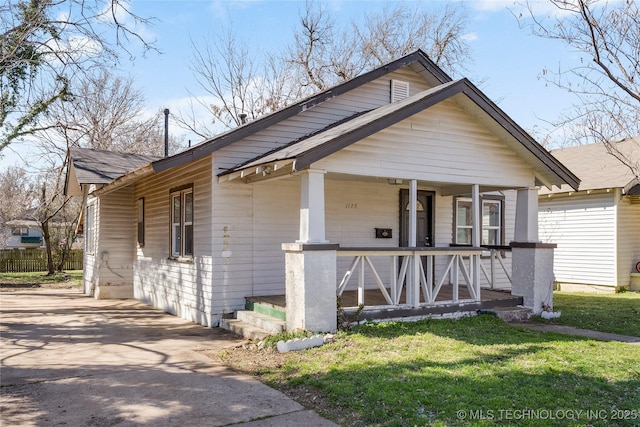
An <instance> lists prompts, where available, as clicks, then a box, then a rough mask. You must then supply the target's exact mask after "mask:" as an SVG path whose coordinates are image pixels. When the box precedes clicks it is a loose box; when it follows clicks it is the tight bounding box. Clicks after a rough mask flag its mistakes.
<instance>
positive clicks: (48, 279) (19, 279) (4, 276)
mask: <svg viewBox="0 0 640 427" xmlns="http://www.w3.org/2000/svg"><path fill="white" fill-rule="evenodd" d="M79 286H82V270H69V271H65V272H64V273H56V274H54V275H52V276H47V274H46V273H45V272H42V271H39V272H35V273H0V287H2V288H3V289H5V290H6V289H9V290H10V289H16V288H42V287H51V288H74V287H79Z"/></svg>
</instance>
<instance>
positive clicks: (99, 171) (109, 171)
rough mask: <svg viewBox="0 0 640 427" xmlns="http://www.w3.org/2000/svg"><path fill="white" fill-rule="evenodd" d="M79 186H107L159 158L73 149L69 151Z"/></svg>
mask: <svg viewBox="0 0 640 427" xmlns="http://www.w3.org/2000/svg"><path fill="white" fill-rule="evenodd" d="M69 154H70V156H71V159H72V161H73V167H74V168H75V173H76V177H77V179H78V183H79V184H108V183H110V182H111V181H113V180H114V179H116V178H118V177H120V176H122V175H125V174H127V173H129V172H131V171H133V170H135V169H137V168H139V167H141V166H145V165H148V164H149V163H151V162H153V161H155V160H158V159H159V158H160V157H157V156H147V155H144V154H130V153H116V152H113V151H106V150H93V149H89V148H77V147H73V148H70V149H69Z"/></svg>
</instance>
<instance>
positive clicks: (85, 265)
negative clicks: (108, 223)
mask: <svg viewBox="0 0 640 427" xmlns="http://www.w3.org/2000/svg"><path fill="white" fill-rule="evenodd" d="M99 204H100V200H99V199H96V198H95V197H93V196H88V197H87V207H88V206H93V209H94V215H93V219H94V224H93V227H94V228H93V229H94V230H95V231H96V234H95V235H94V242H95V247H97V245H98V244H97V242H98V236H97V230H98V226H97V222H98V221H99V219H100V216H99V215H97V212H98V209H99ZM84 209H85V210H84V213H83V214H84V220H85V221H87V216H86V215H87V208H86V207H85V208H84ZM88 228H89V224H88V223H85V224H84V229H85V233H86V230H87V229H88ZM84 241H85V248H84V249H85V250H84V259H83V262H82V279H83V288H84V289H83V290H84V293H85V294H86V295H91V294H93V289H94V285H95V281H96V280H97V277H98V274H97V273H98V265H97V257H96V256H95V253H91V252H89V251H88V250H87V246H86V245H87V236H85V240H84Z"/></svg>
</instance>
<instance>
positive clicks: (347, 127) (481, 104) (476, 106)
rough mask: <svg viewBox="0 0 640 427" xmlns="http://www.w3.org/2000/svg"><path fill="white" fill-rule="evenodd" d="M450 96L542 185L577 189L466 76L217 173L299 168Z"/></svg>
mask: <svg viewBox="0 0 640 427" xmlns="http://www.w3.org/2000/svg"><path fill="white" fill-rule="evenodd" d="M460 96H461V97H460ZM454 97H456V101H457V102H458V103H459V104H460V105H461V106H462V107H463V108H466V109H467V110H470V111H471V110H473V113H474V114H476V115H482V116H483V120H485V121H490V122H491V123H492V124H493V126H492V127H493V128H494V130H495V131H496V132H500V133H502V134H503V136H504V138H503V140H505V141H507V143H509V144H510V146H511V148H512V149H514V151H516V152H518V153H519V154H520V155H521V156H522V157H524V158H525V159H526V160H527V162H528V163H529V164H531V165H532V166H533V167H534V170H535V172H536V176H537V177H538V178H539V179H540V180H541V181H542V182H543V183H544V184H545V185H549V186H550V185H552V184H555V185H559V184H561V183H569V185H571V186H572V187H573V188H575V189H577V188H578V185H579V183H580V180H579V179H578V178H577V177H576V176H575V175H573V174H572V173H571V172H570V171H569V170H568V169H567V168H566V167H564V166H563V165H562V164H561V163H560V162H559V161H557V160H556V159H555V158H554V157H553V156H551V155H550V154H549V152H548V151H546V150H545V149H544V148H542V147H541V146H540V145H539V144H538V143H537V142H536V141H535V140H533V138H531V137H530V136H529V135H528V134H527V133H526V132H525V131H524V130H523V129H522V128H520V127H519V126H518V125H517V124H516V123H515V122H513V120H511V119H510V118H509V117H508V116H507V115H506V114H505V113H504V112H503V111H502V110H500V109H499V108H498V106H496V105H495V104H494V103H493V102H491V101H490V100H489V99H488V98H487V97H486V96H485V95H484V94H483V93H482V92H481V91H480V90H479V89H478V88H476V87H475V86H474V85H473V84H472V83H471V82H470V81H469V80H467V79H461V80H457V81H450V82H447V83H444V84H441V85H439V86H436V87H434V88H431V89H428V90H425V91H423V92H420V93H418V94H415V95H413V96H411V97H409V98H406V99H404V100H402V101H399V102H395V103H391V104H387V105H384V106H382V107H379V108H376V109H374V110H372V111H369V112H366V113H364V114H362V115H357V116H354V117H352V118H351V119H350V120H345V121H344V122H343V123H341V124H339V125H337V126H332V127H330V128H328V129H327V130H325V131H323V132H318V133H314V134H313V135H311V136H309V137H308V138H304V139H301V140H300V141H297V142H295V143H294V144H290V145H287V146H285V147H283V148H281V149H279V150H276V151H273V152H270V153H267V154H264V155H262V156H259V157H257V158H256V159H254V160H253V161H250V162H248V163H244V164H242V165H239V166H237V167H236V168H233V169H231V170H229V171H226V172H224V173H222V174H220V176H224V175H229V174H233V173H234V172H236V173H237V172H239V171H241V170H248V169H250V168H255V167H256V166H259V165H265V164H269V163H273V162H277V161H283V160H293V170H300V169H304V168H306V167H308V166H310V165H311V163H313V162H316V161H318V160H320V159H322V158H324V157H326V156H328V155H330V154H333V153H335V152H336V151H338V150H340V149H342V148H344V147H346V146H348V145H350V144H353V143H355V142H357V141H359V140H361V139H363V138H366V137H367V136H370V135H372V134H374V133H376V132H378V131H380V130H382V129H385V128H387V127H389V126H391V125H394V124H396V123H398V122H399V121H401V120H404V119H406V118H408V117H410V116H412V115H414V114H416V113H419V112H421V111H424V110H426V109H427V108H429V107H432V106H434V105H436V104H438V103H439V102H442V101H444V100H447V99H451V98H454Z"/></svg>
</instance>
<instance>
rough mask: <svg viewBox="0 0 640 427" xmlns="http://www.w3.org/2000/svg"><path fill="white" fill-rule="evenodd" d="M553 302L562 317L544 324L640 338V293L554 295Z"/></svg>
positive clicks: (555, 293) (564, 293) (569, 293)
mask: <svg viewBox="0 0 640 427" xmlns="http://www.w3.org/2000/svg"><path fill="white" fill-rule="evenodd" d="M553 302H554V307H553V308H554V310H557V311H561V312H562V315H561V316H560V317H559V318H557V319H553V320H548V321H544V320H541V321H542V322H549V323H552V324H556V325H567V326H574V327H577V328H583V329H593V330H596V331H601V332H611V333H614V334H622V335H631V336H635V337H640V293H637V292H623V293H619V294H587V293H577V292H554V293H553Z"/></svg>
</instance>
